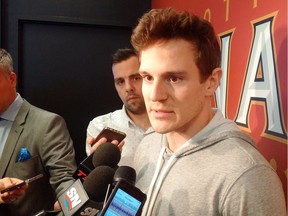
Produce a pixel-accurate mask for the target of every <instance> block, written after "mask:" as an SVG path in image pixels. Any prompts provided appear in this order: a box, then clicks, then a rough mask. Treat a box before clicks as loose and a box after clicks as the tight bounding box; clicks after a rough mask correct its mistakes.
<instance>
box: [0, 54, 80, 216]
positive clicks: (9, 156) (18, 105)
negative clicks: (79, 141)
mask: <svg viewBox="0 0 288 216" xmlns="http://www.w3.org/2000/svg"><path fill="white" fill-rule="evenodd" d="M0 134H1V137H0V161H1V163H0V177H1V178H3V177H5V176H13V177H16V178H19V179H28V178H31V177H34V176H36V175H38V174H41V173H42V174H43V175H44V177H42V178H41V179H38V180H37V181H34V182H33V184H31V185H29V188H27V190H26V192H25V195H24V196H22V197H20V198H19V199H17V200H15V201H13V202H10V203H7V204H3V205H1V206H0V212H1V215H2V214H3V215H5V216H6V215H7V216H8V215H17V216H21V215H23V216H27V215H31V214H33V213H35V212H38V211H41V210H43V209H46V210H52V209H53V207H54V203H55V201H56V200H57V196H58V195H59V194H61V193H62V192H63V191H64V190H65V189H66V188H67V187H68V186H70V185H71V184H72V183H73V182H74V180H73V178H72V174H73V172H74V171H75V170H76V162H75V152H74V148H73V143H72V140H71V138H70V135H69V132H68V130H67V127H66V123H65V121H64V119H63V118H62V117H60V116H59V115H57V114H54V113H51V112H47V111H45V110H42V109H39V108H37V107H35V106H33V105H31V104H30V103H29V102H28V101H27V100H24V99H23V98H22V97H21V96H20V94H19V93H17V91H16V73H15V72H13V61H12V58H11V55H10V54H9V53H8V52H7V51H6V50H4V49H1V50H0ZM56 203H57V202H56Z"/></svg>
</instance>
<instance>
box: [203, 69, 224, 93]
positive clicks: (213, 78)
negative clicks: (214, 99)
mask: <svg viewBox="0 0 288 216" xmlns="http://www.w3.org/2000/svg"><path fill="white" fill-rule="evenodd" d="M221 77H222V69H221V68H215V69H214V70H213V71H212V73H211V75H210V76H209V77H208V79H207V82H208V86H207V92H206V93H207V96H213V95H214V93H215V91H216V89H217V88H218V86H219V85H220V80H221Z"/></svg>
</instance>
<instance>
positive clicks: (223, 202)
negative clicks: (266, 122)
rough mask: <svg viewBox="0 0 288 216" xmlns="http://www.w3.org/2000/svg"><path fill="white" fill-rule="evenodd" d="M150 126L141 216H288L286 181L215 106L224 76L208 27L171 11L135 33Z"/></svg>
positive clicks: (139, 157) (142, 150)
mask: <svg viewBox="0 0 288 216" xmlns="http://www.w3.org/2000/svg"><path fill="white" fill-rule="evenodd" d="M131 42H132V45H133V46H134V48H135V49H136V50H137V51H138V52H139V54H140V62H141V64H140V74H141V76H142V77H143V84H142V91H143V96H144V100H145V104H146V108H147V112H148V115H149V119H150V122H151V124H152V127H153V128H154V129H155V131H156V132H158V133H161V134H163V137H162V143H160V144H161V145H162V147H161V145H160V144H159V141H158V137H157V138H155V140H153V137H147V139H144V140H143V141H142V142H141V144H140V145H139V148H138V149H137V151H136V152H135V155H136V157H135V161H134V162H135V163H134V164H133V165H132V166H133V167H134V168H135V169H136V171H137V177H138V179H137V183H136V186H138V187H139V188H140V189H142V190H143V191H144V192H146V193H147V201H146V204H145V206H144V208H143V212H142V215H179V216H180V215H181V216H182V215H189V216H190V215H196V216H200V215H201V216H202V215H205V216H208V215H209V216H211V215H233V216H236V215H245V216H246V215H251V216H255V215H261V216H262V215H267V216H271V215H277V216H280V215H283V216H284V215H286V205H285V198H284V193H283V188H282V185H281V182H280V180H279V178H278V176H277V174H276V173H275V171H274V170H273V169H272V167H271V166H270V165H269V163H268V162H267V161H266V160H265V158H264V157H263V156H262V155H261V154H260V153H259V152H258V151H257V149H256V148H255V146H254V142H253V140H252V139H251V138H250V137H249V136H247V135H245V134H244V133H243V132H241V130H240V129H239V128H238V127H237V125H236V124H235V123H234V122H233V121H230V120H228V119H225V118H224V117H223V115H222V114H221V112H220V111H219V110H218V109H214V108H212V106H211V99H212V97H213V95H214V92H215V91H216V89H217V87H218V85H219V82H220V78H221V75H222V71H221V68H220V47H219V44H218V42H217V38H216V36H215V33H214V30H213V27H212V26H211V24H209V23H208V22H207V21H205V20H203V19H200V18H198V17H197V16H194V15H192V16H191V15H189V13H187V12H177V11H175V10H173V9H171V8H168V9H159V10H157V9H153V10H151V11H150V12H148V13H146V14H144V15H143V17H142V18H141V19H140V20H139V23H138V25H137V26H136V28H135V29H134V31H133V34H132V38H131Z"/></svg>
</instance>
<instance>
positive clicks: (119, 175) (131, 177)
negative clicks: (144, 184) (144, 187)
mask: <svg viewBox="0 0 288 216" xmlns="http://www.w3.org/2000/svg"><path fill="white" fill-rule="evenodd" d="M120 180H125V181H127V182H129V183H130V184H132V185H135V181H136V171H135V170H134V169H133V168H132V167H130V166H120V167H118V169H117V170H116V172H115V174H114V177H113V181H114V182H118V181H120Z"/></svg>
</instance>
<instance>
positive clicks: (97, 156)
mask: <svg viewBox="0 0 288 216" xmlns="http://www.w3.org/2000/svg"><path fill="white" fill-rule="evenodd" d="M120 158H121V152H120V150H119V148H118V147H117V145H114V144H113V143H109V142H106V143H103V144H101V145H100V146H99V147H98V148H97V149H96V150H95V152H94V154H93V158H92V163H93V165H94V167H97V166H102V165H105V166H110V167H112V168H114V167H115V166H116V165H117V164H118V162H119V161H120Z"/></svg>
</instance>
